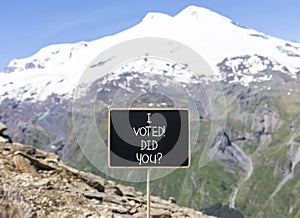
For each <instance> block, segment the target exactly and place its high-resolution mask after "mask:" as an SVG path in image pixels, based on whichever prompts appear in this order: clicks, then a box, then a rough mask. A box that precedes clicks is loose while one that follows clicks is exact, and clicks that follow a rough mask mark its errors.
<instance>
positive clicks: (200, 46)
mask: <svg viewBox="0 0 300 218" xmlns="http://www.w3.org/2000/svg"><path fill="white" fill-rule="evenodd" d="M139 37H161V38H169V39H171V40H175V41H178V42H180V43H183V44H185V45H187V46H189V47H190V48H192V49H194V50H195V51H196V52H198V53H199V54H200V55H201V56H202V57H203V58H204V59H205V60H206V61H207V63H208V64H209V65H210V66H211V68H212V69H213V70H214V72H215V74H216V75H215V78H218V79H220V80H222V81H225V82H232V83H240V84H242V85H245V86H247V85H249V84H251V83H252V82H264V81H266V80H271V79H272V78H273V77H272V74H273V73H274V72H279V73H282V74H284V75H287V76H289V77H291V78H297V77H299V75H300V44H299V43H294V42H289V41H285V40H282V39H278V38H275V37H272V36H268V35H266V34H263V33H261V32H258V31H255V30H253V29H249V28H245V27H243V26H241V25H239V24H236V23H234V22H233V21H231V20H230V19H228V18H226V17H224V16H222V15H219V14H217V13H215V12H213V11H211V10H208V9H205V8H200V7H196V6H189V7H187V8H186V9H184V10H182V11H181V12H180V13H178V14H177V15H175V16H173V17H172V16H169V15H166V14H162V13H148V14H147V15H146V16H145V18H144V19H143V20H142V22H141V23H139V24H138V25H136V26H134V27H132V28H129V29H127V30H125V31H123V32H120V33H118V34H115V35H113V36H109V37H104V38H101V39H98V40H95V41H91V42H78V43H72V44H58V45H50V46H47V47H44V48H42V49H41V50H39V51H38V52H37V53H36V54H34V55H32V56H31V57H28V58H24V59H18V60H12V61H11V62H10V63H9V64H8V66H7V67H6V69H5V72H6V73H0V102H1V101H2V100H4V99H6V98H15V99H18V100H24V99H30V100H31V101H33V100H35V101H42V100H45V99H46V98H47V97H48V96H50V95H51V94H53V93H54V94H58V95H60V96H66V97H68V98H70V97H71V96H72V93H73V90H74V89H75V87H76V85H77V83H78V81H79V79H80V77H81V75H82V73H83V71H84V70H85V69H86V67H87V66H88V64H89V63H90V62H91V61H92V60H93V59H94V58H95V57H96V56H97V55H98V54H99V53H100V52H101V51H104V50H105V49H108V48H109V47H111V46H114V45H116V44H118V43H121V42H124V41H126V40H130V39H135V38H139ZM147 64H149V63H147ZM147 64H146V65H147ZM149 66H150V65H147V66H145V68H149ZM134 69H135V71H136V72H137V71H142V68H139V66H138V65H136V66H135V67H134ZM186 82H188V81H186Z"/></svg>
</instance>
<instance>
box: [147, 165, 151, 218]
mask: <svg viewBox="0 0 300 218" xmlns="http://www.w3.org/2000/svg"><path fill="white" fill-rule="evenodd" d="M150 195H151V194H150V169H147V218H150Z"/></svg>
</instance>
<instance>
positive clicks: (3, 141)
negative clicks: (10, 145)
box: [0, 136, 9, 143]
mask: <svg viewBox="0 0 300 218" xmlns="http://www.w3.org/2000/svg"><path fill="white" fill-rule="evenodd" d="M0 142H1V143H7V142H9V139H7V138H4V137H2V136H0Z"/></svg>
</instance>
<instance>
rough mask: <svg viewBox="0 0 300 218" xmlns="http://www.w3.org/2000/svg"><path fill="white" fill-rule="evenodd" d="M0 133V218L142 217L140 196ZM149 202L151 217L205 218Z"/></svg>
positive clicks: (156, 199)
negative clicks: (11, 140) (12, 141)
mask: <svg viewBox="0 0 300 218" xmlns="http://www.w3.org/2000/svg"><path fill="white" fill-rule="evenodd" d="M0 127H1V130H0V184H1V185H0V217H55V218H57V217H90V218H92V217H114V218H116V217H146V209H147V208H146V196H145V195H143V194H142V193H140V192H137V191H135V190H134V188H132V187H128V186H123V185H119V184H116V183H114V182H112V181H108V180H105V179H103V178H101V177H98V176H95V175H93V174H90V173H85V172H81V171H78V170H76V169H74V168H71V167H68V166H66V165H65V164H63V163H62V162H60V161H59V158H58V156H56V155H55V154H53V153H47V152H44V151H41V150H38V149H36V148H34V147H31V146H26V145H22V144H18V143H11V142H10V140H9V138H8V137H6V136H5V135H4V134H3V130H5V128H6V127H5V126H4V125H2V124H1V126H0ZM175 202H176V201H175V199H173V198H171V199H169V200H168V201H167V200H163V199H161V198H159V197H155V196H151V216H152V217H156V218H165V217H199V218H202V217H203V218H204V217H205V218H207V217H209V216H206V215H203V214H202V213H201V212H199V211H195V210H193V209H190V208H185V207H180V206H178V205H176V203H175Z"/></svg>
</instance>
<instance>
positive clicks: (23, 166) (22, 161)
mask: <svg viewBox="0 0 300 218" xmlns="http://www.w3.org/2000/svg"><path fill="white" fill-rule="evenodd" d="M13 161H14V164H15V166H16V167H17V168H18V169H19V170H20V171H21V172H22V173H32V174H36V173H37V171H36V169H35V167H34V166H32V165H31V162H30V160H28V159H27V158H25V157H23V156H22V155H20V154H16V155H14V157H13Z"/></svg>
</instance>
